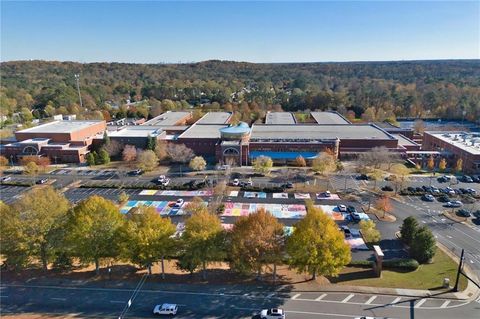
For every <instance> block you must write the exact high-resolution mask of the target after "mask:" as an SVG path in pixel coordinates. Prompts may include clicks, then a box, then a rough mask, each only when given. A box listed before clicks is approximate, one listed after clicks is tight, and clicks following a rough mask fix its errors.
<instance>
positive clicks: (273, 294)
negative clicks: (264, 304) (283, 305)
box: [267, 292, 275, 298]
mask: <svg viewBox="0 0 480 319" xmlns="http://www.w3.org/2000/svg"><path fill="white" fill-rule="evenodd" d="M273 296H275V293H274V292H272V293H271V294H268V295H267V298H272V297H273Z"/></svg>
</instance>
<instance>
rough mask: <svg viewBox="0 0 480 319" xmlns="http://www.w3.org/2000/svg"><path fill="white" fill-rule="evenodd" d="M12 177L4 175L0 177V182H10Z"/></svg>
mask: <svg viewBox="0 0 480 319" xmlns="http://www.w3.org/2000/svg"><path fill="white" fill-rule="evenodd" d="M11 179H12V178H11V177H10V176H3V177H2V178H0V182H8V181H10V180H11Z"/></svg>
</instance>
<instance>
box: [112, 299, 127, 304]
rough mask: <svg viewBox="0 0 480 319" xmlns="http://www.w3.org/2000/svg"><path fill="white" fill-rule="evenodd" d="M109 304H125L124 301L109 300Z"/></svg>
mask: <svg viewBox="0 0 480 319" xmlns="http://www.w3.org/2000/svg"><path fill="white" fill-rule="evenodd" d="M110 302H111V303H126V302H125V301H120V300H110Z"/></svg>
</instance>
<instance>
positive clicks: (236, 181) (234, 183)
mask: <svg viewBox="0 0 480 319" xmlns="http://www.w3.org/2000/svg"><path fill="white" fill-rule="evenodd" d="M232 185H233V186H238V185H240V181H239V180H238V178H235V179H234V180H233V182H232Z"/></svg>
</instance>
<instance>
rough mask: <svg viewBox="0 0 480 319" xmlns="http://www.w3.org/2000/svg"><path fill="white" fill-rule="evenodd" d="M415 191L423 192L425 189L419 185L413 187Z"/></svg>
mask: <svg viewBox="0 0 480 319" xmlns="http://www.w3.org/2000/svg"><path fill="white" fill-rule="evenodd" d="M415 191H416V192H417V193H424V192H425V191H424V190H423V188H421V187H415Z"/></svg>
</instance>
